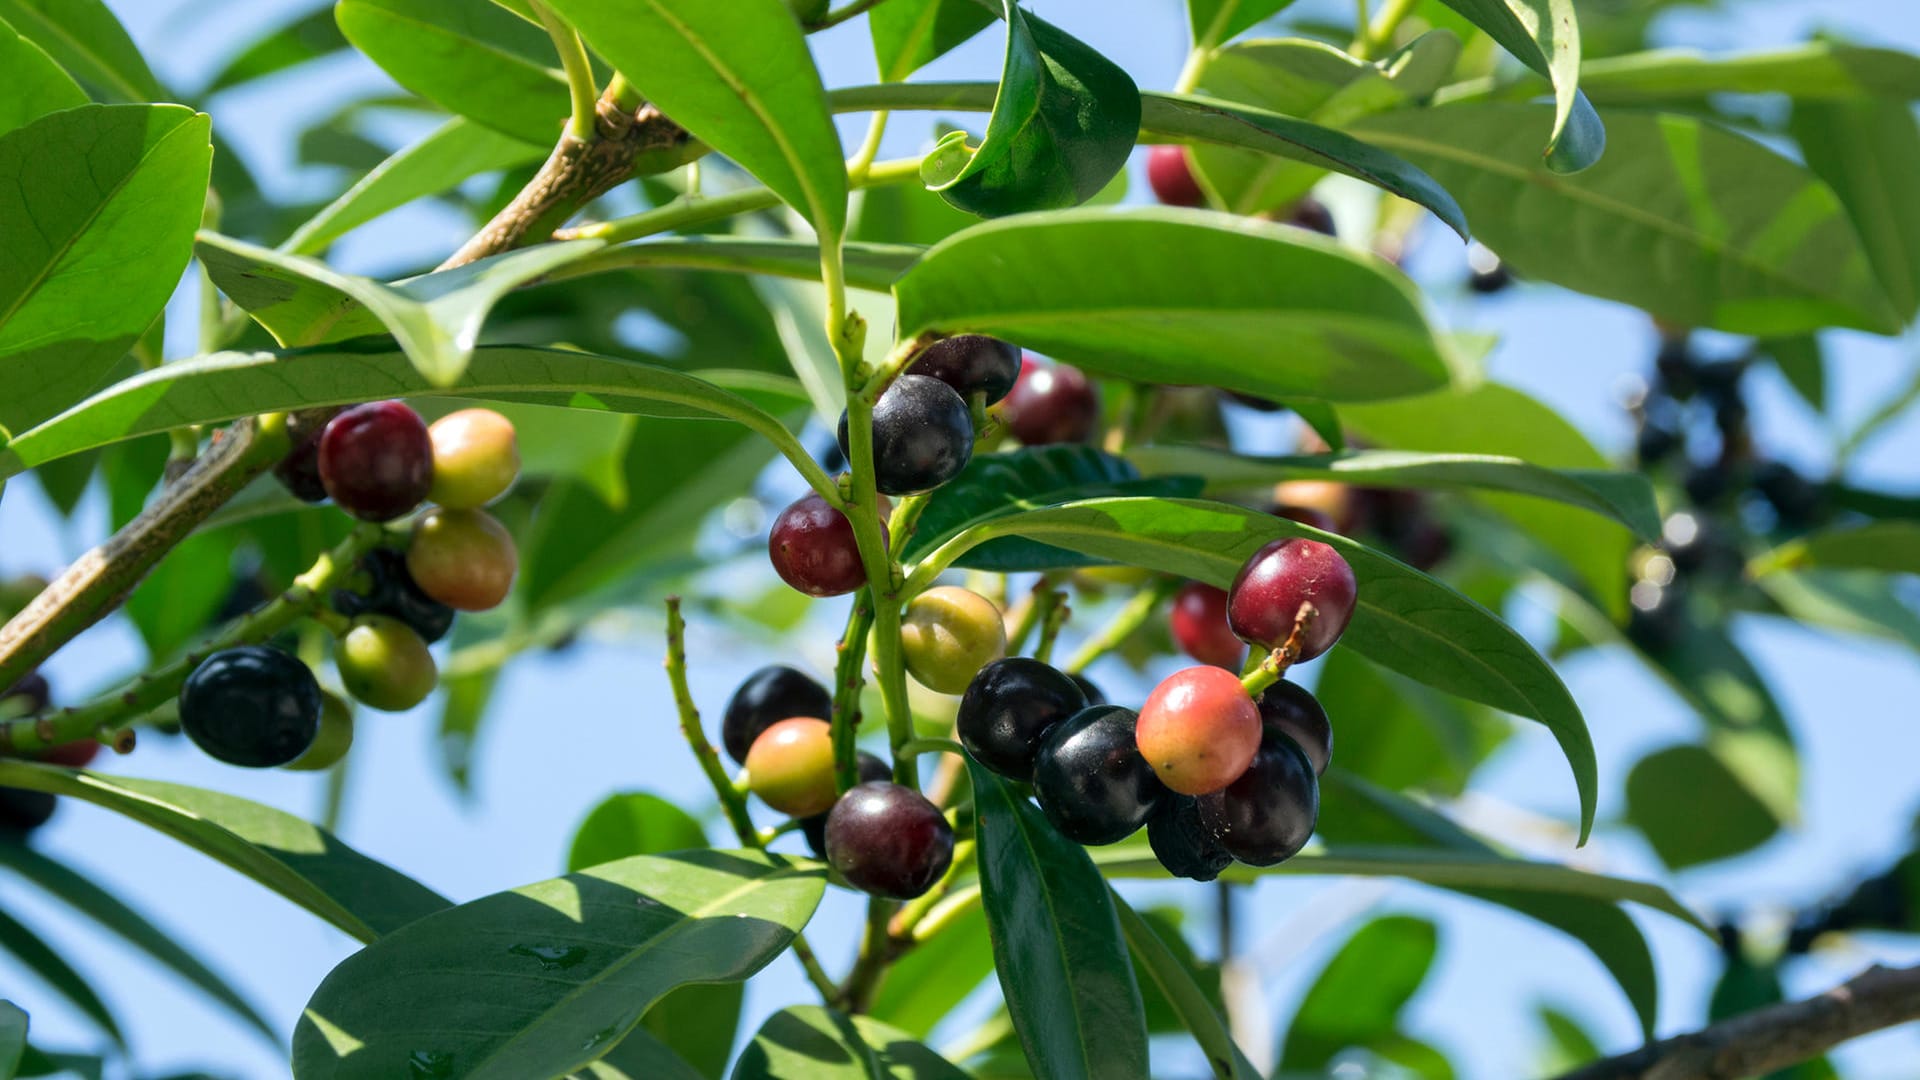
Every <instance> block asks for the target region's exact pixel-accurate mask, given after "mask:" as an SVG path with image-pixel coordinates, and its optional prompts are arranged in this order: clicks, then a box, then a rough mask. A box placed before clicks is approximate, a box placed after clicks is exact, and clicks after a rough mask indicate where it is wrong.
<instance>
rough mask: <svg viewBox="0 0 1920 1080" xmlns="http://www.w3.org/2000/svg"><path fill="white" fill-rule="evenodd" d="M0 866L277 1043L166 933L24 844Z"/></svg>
mask: <svg viewBox="0 0 1920 1080" xmlns="http://www.w3.org/2000/svg"><path fill="white" fill-rule="evenodd" d="M0 865H5V866H6V867H7V868H8V869H9V870H12V871H13V872H14V873H16V874H19V875H20V876H21V877H22V878H24V879H26V880H27V881H30V882H32V883H33V884H34V885H36V886H38V887H39V888H40V889H42V890H44V891H45V892H46V893H47V894H48V895H50V896H53V897H54V898H56V899H58V900H59V901H60V902H61V903H63V904H65V905H66V906H67V907H68V908H70V909H72V910H73V911H76V912H78V913H80V914H82V915H85V916H86V917H87V918H89V919H92V920H93V921H94V922H95V923H98V924H99V925H100V926H101V927H103V928H105V929H106V930H109V931H111V932H113V933H114V934H116V935H118V936H119V937H120V938H121V939H122V940H124V941H126V942H127V943H128V944H130V945H132V946H133V947H134V948H136V949H139V950H140V951H141V952H143V953H146V954H147V955H148V956H149V957H151V958H153V960H154V961H156V962H157V963H159V964H160V965H161V966H163V967H166V968H169V969H171V970H172V971H174V972H175V973H177V974H178V975H179V976H180V977H181V978H183V979H185V980H186V981H187V982H190V983H192V984H193V985H195V986H197V987H199V988H200V989H201V990H203V991H205V992H206V994H207V996H208V997H211V998H213V999H214V1000H215V1001H218V1002H219V1003H220V1004H222V1005H225V1006H226V1007H227V1008H228V1009H230V1010H232V1012H233V1014H234V1015H235V1016H237V1017H238V1018H239V1019H240V1020H241V1021H242V1022H244V1023H246V1024H249V1025H251V1026H252V1027H253V1028H254V1029H255V1030H256V1031H259V1032H260V1033H261V1034H263V1035H265V1036H266V1037H267V1039H268V1040H269V1041H272V1042H274V1043H278V1042H279V1041H280V1036H279V1034H278V1033H277V1032H275V1031H274V1029H273V1025H272V1024H269V1023H268V1022H267V1021H266V1019H265V1018H264V1017H262V1016H261V1015H260V1014H259V1013H258V1012H256V1011H255V1010H254V1008H253V1006H252V1005H250V1004H248V1003H247V1000H246V999H245V998H243V997H241V996H240V994H239V993H238V992H237V991H236V990H234V989H233V987H232V986H230V985H228V983H227V981H226V980H225V979H223V978H221V977H220V976H219V975H216V974H215V973H214V972H213V971H211V970H209V969H208V968H207V966H206V965H205V964H202V963H201V962H200V960H199V959H198V958H197V957H195V956H194V955H193V954H192V953H190V952H188V951H187V950H186V949H183V948H181V947H180V946H179V945H177V944H175V943H174V940H173V938H172V937H171V936H170V935H168V934H167V932H166V931H164V930H162V929H160V928H159V927H157V926H155V925H153V924H152V923H151V922H148V921H147V919H146V917H145V916H143V915H141V914H140V913H139V912H137V911H135V910H133V909H132V908H130V907H128V906H127V905H126V904H125V903H124V902H122V901H121V900H120V898H118V897H116V896H114V895H113V894H112V893H110V892H108V891H106V890H105V889H103V888H101V887H100V886H99V885H97V884H95V883H94V882H93V881H91V880H89V879H88V878H87V877H85V876H84V875H82V874H80V873H78V872H76V871H75V870H73V869H72V868H71V867H69V866H67V865H66V864H64V863H61V862H58V861H56V860H55V859H53V858H52V857H51V856H48V855H44V854H41V853H40V852H38V851H35V850H34V849H32V848H30V847H28V846H27V845H25V844H13V843H6V844H0ZM4 1059H5V1054H4V1053H0V1073H4V1071H5V1069H4V1067H3V1065H4Z"/></svg>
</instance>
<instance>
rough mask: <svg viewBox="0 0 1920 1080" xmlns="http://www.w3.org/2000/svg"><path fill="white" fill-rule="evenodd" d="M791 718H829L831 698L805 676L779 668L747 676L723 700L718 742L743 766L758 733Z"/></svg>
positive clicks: (831, 696)
mask: <svg viewBox="0 0 1920 1080" xmlns="http://www.w3.org/2000/svg"><path fill="white" fill-rule="evenodd" d="M792 716H811V717H813V718H814V719H816V720H831V719H832V718H833V695H832V694H829V693H828V692H827V688H826V687H824V686H821V685H820V684H819V683H817V682H814V681H813V680H812V679H810V678H808V677H807V676H806V675H805V674H803V673H801V672H798V671H795V670H794V669H792V668H790V667H784V666H782V665H779V664H774V665H770V666H768V667H763V668H761V669H760V670H759V671H756V672H754V673H753V674H751V675H749V676H747V679H746V681H745V682H743V683H741V684H740V687H739V689H737V690H735V691H734V692H733V696H732V697H731V698H728V699H727V709H726V712H725V713H723V714H722V715H721V719H720V742H721V744H722V745H724V746H725V747H726V748H727V756H728V757H731V758H732V759H733V760H734V761H736V762H739V763H741V764H745V763H746V760H747V751H748V750H749V749H751V748H752V746H753V740H755V739H757V738H759V737H760V733H761V732H763V731H765V730H767V729H768V728H770V727H772V726H773V725H775V724H777V723H779V722H780V721H782V720H785V719H787V718H788V717H792Z"/></svg>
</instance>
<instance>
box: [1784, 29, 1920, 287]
mask: <svg viewBox="0 0 1920 1080" xmlns="http://www.w3.org/2000/svg"><path fill="white" fill-rule="evenodd" d="M1913 63H1914V65H1915V66H1916V67H1920V59H1916V60H1913ZM1915 96H1920V93H1916V95H1915ZM1790 130H1791V131H1792V133H1793V137H1794V139H1795V141H1797V142H1799V144H1800V150H1801V153H1802V154H1803V155H1804V156H1805V158H1806V162H1807V168H1809V169H1811V170H1813V174H1814V175H1815V176H1818V177H1819V178H1820V179H1822V180H1824V181H1826V182H1827V184H1828V185H1829V186H1830V187H1832V188H1833V191H1834V194H1836V195H1838V196H1839V197H1840V203H1841V205H1842V206H1845V207H1846V209H1847V216H1848V217H1849V218H1850V219H1851V220H1852V221H1853V225H1854V229H1855V230H1856V231H1857V232H1858V233H1859V234H1860V240H1861V242H1862V243H1863V244H1865V245H1866V249H1867V258H1868V260H1870V261H1871V262H1872V263H1873V270H1874V274H1875V276H1876V277H1878V279H1879V281H1880V287H1881V288H1882V289H1884V290H1885V291H1886V294H1887V299H1888V300H1889V301H1891V302H1892V304H1893V310H1894V312H1895V313H1896V314H1898V315H1899V316H1900V317H1901V318H1902V319H1903V320H1911V319H1912V318H1913V315H1914V312H1915V310H1917V309H1920V197H1916V196H1915V195H1914V193H1913V192H1912V191H1911V190H1910V189H1909V188H1908V187H1907V185H1906V184H1905V182H1904V181H1905V178H1906V177H1910V176H1913V175H1915V174H1916V173H1920V124H1916V123H1915V122H1914V118H1913V107H1912V105H1910V104H1909V103H1908V102H1906V101H1878V100H1868V101H1858V102H1834V103H1820V102H1812V101H1798V102H1795V103H1794V106H1793V122H1792V124H1791V125H1790Z"/></svg>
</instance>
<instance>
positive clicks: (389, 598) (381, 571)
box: [333, 548, 453, 645]
mask: <svg viewBox="0 0 1920 1080" xmlns="http://www.w3.org/2000/svg"><path fill="white" fill-rule="evenodd" d="M360 569H361V570H362V571H364V572H365V573H366V575H367V578H368V580H369V582H370V584H369V585H368V587H367V592H366V595H364V596H362V595H360V594H358V593H351V592H346V591H344V590H343V591H341V592H337V593H335V594H334V596H333V606H334V610H336V611H338V612H340V614H342V615H347V616H354V615H387V616H391V617H392V618H395V619H399V620H400V621H401V622H403V623H406V624H407V625H408V626H411V627H412V628H413V632H414V633H416V634H419V635H420V639H421V640H422V641H425V642H426V643H428V644H429V645H431V644H432V643H434V642H436V641H439V640H440V639H441V638H443V637H446V636H447V631H448V630H450V629H452V628H453V609H452V608H450V607H448V606H447V605H445V604H443V603H441V602H440V601H438V600H435V599H434V598H433V597H431V596H428V595H427V594H426V593H424V592H421V591H420V586H418V585H416V584H414V581H413V575H412V574H410V573H408V572H407V557H406V556H405V555H404V554H402V553H401V552H399V551H396V550H394V549H393V548H374V549H373V550H372V551H369V552H367V554H366V555H364V556H362V557H361V559H360Z"/></svg>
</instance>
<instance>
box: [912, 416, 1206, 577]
mask: <svg viewBox="0 0 1920 1080" xmlns="http://www.w3.org/2000/svg"><path fill="white" fill-rule="evenodd" d="M1168 471H1169V472H1174V471H1177V470H1168ZM1199 493H1200V485H1199V484H1198V483H1197V482H1195V481H1194V480H1193V479H1192V478H1191V477H1189V476H1181V475H1172V476H1169V475H1161V476H1157V477H1155V478H1153V479H1142V478H1141V475H1140V470H1139V469H1137V468H1135V467H1134V465H1133V464H1132V463H1131V462H1129V461H1127V460H1126V459H1124V458H1120V457H1115V456H1114V455H1112V454H1109V453H1107V452H1105V451H1103V450H1097V449H1094V448H1093V447H1091V446H1079V445H1072V444H1062V445H1057V446H1030V447H1023V448H1021V449H1018V450H1013V451H1009V452H1006V453H999V454H981V455H978V456H976V457H975V458H974V459H973V460H972V461H971V462H969V463H968V464H967V467H966V468H965V469H964V470H962V471H961V473H960V475H959V476H956V477H954V478H953V480H951V481H949V482H948V483H947V484H945V485H943V486H942V487H941V488H940V489H939V490H938V491H936V492H934V493H933V495H932V496H930V497H929V498H928V499H927V503H926V508H925V509H924V510H922V511H921V513H920V521H919V524H918V525H917V526H916V527H915V528H914V532H913V538H912V539H911V540H909V541H908V542H907V544H906V546H905V547H904V548H902V549H901V551H900V558H901V560H902V561H903V562H909V563H910V562H915V561H918V560H919V559H921V558H922V557H924V556H925V555H926V554H927V553H928V552H930V551H932V550H933V549H934V548H937V547H939V546H940V545H941V544H944V543H946V542H947V541H948V540H951V539H953V538H954V537H956V536H958V535H960V533H961V532H963V531H965V530H966V529H968V528H970V527H972V526H974V525H978V524H980V523H982V522H985V521H991V520H993V519H995V518H1002V517H1006V516H1007V515H1009V514H1017V513H1021V512H1023V511H1026V510H1037V509H1039V508H1041V507H1043V506H1051V505H1054V504H1057V503H1063V502H1067V501H1069V500H1073V499H1090V498H1103V497H1111V496H1122V495H1164V496H1187V495H1198V494H1199ZM1098 561H1099V560H1096V559H1089V558H1086V557H1084V556H1079V555H1075V554H1073V553H1071V552H1067V551H1062V550H1060V549H1059V548H1054V547H1048V546H1047V545H1045V544H1035V543H1033V542H1032V541H1029V540H1019V539H1012V538H1008V539H1003V540H995V541H992V542H990V543H986V544H982V545H980V546H979V547H977V548H974V549H973V550H972V551H969V552H968V553H967V556H966V558H965V559H963V560H961V565H963V566H967V567H969V568H972V569H977V570H994V571H999V572H1009V571H1018V570H1027V569H1043V570H1046V569H1057V568H1061V567H1066V566H1091V565H1094V564H1095V563H1097V562H1098Z"/></svg>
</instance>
